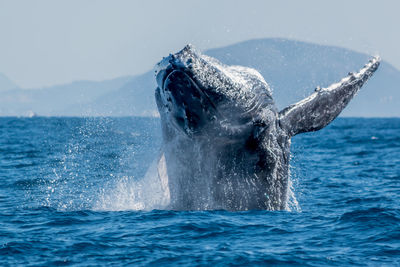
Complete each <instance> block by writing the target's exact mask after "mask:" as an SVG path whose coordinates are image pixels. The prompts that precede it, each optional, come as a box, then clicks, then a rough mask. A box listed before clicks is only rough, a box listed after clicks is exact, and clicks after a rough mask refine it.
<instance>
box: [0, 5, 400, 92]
mask: <svg viewBox="0 0 400 267" xmlns="http://www.w3.org/2000/svg"><path fill="white" fill-rule="evenodd" d="M399 13H400V1H397V0H393V1H389V0H387V1H385V0H380V1H369V0H363V1H361V0H360V1H359V0H352V1H349V0H347V1H345V0H335V1H322V0H302V1H298V0H297V1H295V0H294V1H283V0H280V1H277V0H275V1H265V0H264V1H251V0H247V1H232V0H231V1H228V0H223V1H222V0H201V1H190V0H182V1H175V0H169V1H168V0H165V1H149V0H147V1H145V0H143V1H122V0H121V1H120V0H112V1H111V0H109V1H108V0H107V1H106V0H104V1H94V0H86V1H85V0H68V1H67V0H65V1H55V0H36V1H31V0H25V1H19V0H9V1H4V0H0V36H1V39H0V72H2V73H4V74H6V75H7V76H8V77H9V78H11V79H12V80H13V81H15V82H16V83H17V84H18V85H20V86H22V87H39V86H47V85H53V84H59V83H65V82H70V81H73V80H79V79H90V80H103V79H108V78H113V77H117V76H121V75H133V74H140V73H143V72H145V71H147V70H149V69H150V68H152V67H153V65H154V64H155V63H156V62H157V61H158V60H159V59H161V58H162V57H163V56H165V55H168V54H169V53H170V52H174V51H177V50H179V49H181V48H182V47H183V46H184V45H185V44H186V43H193V44H194V45H195V46H197V47H198V48H200V49H202V50H204V49H207V48H213V47H219V46H224V45H228V44H232V43H236V42H239V41H243V40H248V39H253V38H265V37H284V38H291V39H296V40H301V41H309V42H315V43H320V44H329V45H338V46H342V47H346V48H350V49H353V50H356V51H360V52H366V53H370V54H376V53H379V54H380V55H381V56H382V57H383V59H384V60H386V61H389V62H390V63H392V64H393V65H394V66H395V67H397V68H398V69H400V52H399V51H398V49H399V47H400V34H399V26H400V14H399Z"/></svg>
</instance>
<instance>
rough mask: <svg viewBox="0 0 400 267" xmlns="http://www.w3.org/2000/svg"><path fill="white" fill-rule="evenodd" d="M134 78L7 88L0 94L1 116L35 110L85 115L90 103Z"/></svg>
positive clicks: (44, 112)
mask: <svg viewBox="0 0 400 267" xmlns="http://www.w3.org/2000/svg"><path fill="white" fill-rule="evenodd" d="M132 78H133V77H132V76H127V77H119V78H116V79H112V80H106V81H100V82H94V81H76V82H72V83H69V84H63V85H56V86H51V87H46V88H38V89H13V90H8V91H4V92H2V93H1V96H0V115H2V116H26V115H27V114H29V113H30V112H32V111H33V112H34V113H36V114H38V115H43V116H82V115H85V111H86V110H87V109H88V103H91V102H92V101H94V100H95V99H97V98H99V97H100V96H102V95H105V94H107V93H109V92H111V91H116V90H117V89H118V88H121V87H122V86H123V85H124V84H125V83H127V82H128V81H129V80H130V79H132Z"/></svg>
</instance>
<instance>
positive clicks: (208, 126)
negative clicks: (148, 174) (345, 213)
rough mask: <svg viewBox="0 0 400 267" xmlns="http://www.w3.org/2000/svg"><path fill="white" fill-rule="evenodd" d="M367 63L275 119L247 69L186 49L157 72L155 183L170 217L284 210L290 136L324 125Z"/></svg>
mask: <svg viewBox="0 0 400 267" xmlns="http://www.w3.org/2000/svg"><path fill="white" fill-rule="evenodd" d="M379 61H380V59H379V58H373V59H372V60H370V62H369V63H368V64H367V65H365V66H364V68H362V69H361V70H360V71H359V72H358V73H356V74H353V73H349V75H348V76H347V77H345V78H344V79H342V80H341V81H340V82H338V83H336V84H333V85H331V86H330V87H328V88H323V89H321V88H318V89H316V91H315V92H314V93H313V94H312V95H311V96H309V97H308V98H306V99H304V100H302V101H300V102H298V103H296V104H293V105H291V106H289V107H287V108H285V109H284V110H282V111H281V112H279V111H278V110H277V108H276V106H275V104H274V101H273V98H272V92H271V90H270V88H269V86H268V84H267V83H266V82H265V81H264V79H263V77H262V76H261V75H260V74H259V73H258V72H257V71H256V70H254V69H250V68H246V67H241V66H226V65H224V64H222V63H220V62H218V61H217V60H215V59H213V58H210V57H207V56H205V55H202V54H201V53H199V52H197V51H196V50H195V49H194V48H193V47H192V46H191V45H188V46H186V47H185V48H184V49H183V50H181V51H179V52H178V53H176V54H174V55H170V56H168V57H166V58H164V59H163V60H162V61H161V62H160V63H158V65H157V66H156V71H155V72H156V80H157V84H158V87H157V89H156V92H155V98H156V102H157V106H158V110H159V112H160V118H161V128H162V136H163V146H162V148H161V156H160V161H159V168H163V169H165V171H164V172H161V171H159V172H158V173H159V178H160V180H161V181H162V183H163V184H165V185H166V190H167V191H168V194H167V195H168V198H169V200H168V202H169V205H168V207H169V208H170V209H174V210H204V209H225V210H233V211H238V210H285V209H286V210H287V209H289V207H288V198H289V196H290V195H291V194H290V193H291V192H290V187H289V184H290V175H289V162H290V141H291V137H292V136H294V135H296V134H299V133H303V132H309V131H316V130H319V129H321V128H323V127H325V126H326V125H328V124H329V123H330V122H331V121H332V120H333V119H334V118H336V117H337V116H338V115H339V113H340V112H341V111H342V110H343V109H344V108H345V107H346V105H347V104H348V103H349V101H350V100H351V99H352V97H353V96H354V95H355V94H356V93H357V92H358V90H359V89H360V88H361V86H362V85H363V84H364V83H365V82H366V81H367V80H368V78H369V77H370V76H371V75H372V74H373V73H374V72H375V70H376V69H377V68H378V66H379Z"/></svg>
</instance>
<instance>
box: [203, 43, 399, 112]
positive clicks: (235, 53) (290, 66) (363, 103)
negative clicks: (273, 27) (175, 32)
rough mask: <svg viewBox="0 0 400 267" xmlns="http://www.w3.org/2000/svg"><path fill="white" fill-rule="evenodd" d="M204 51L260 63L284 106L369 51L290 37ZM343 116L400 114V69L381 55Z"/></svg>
mask: <svg viewBox="0 0 400 267" xmlns="http://www.w3.org/2000/svg"><path fill="white" fill-rule="evenodd" d="M206 54H208V55H210V56H212V57H216V58H217V59H219V60H220V61H222V62H224V63H226V64H229V65H243V66H249V67H253V68H255V69H257V70H258V71H260V73H261V74H262V75H263V76H264V78H265V80H266V81H267V82H268V83H269V85H270V86H271V87H272V89H273V95H274V98H275V102H276V104H277V106H278V107H279V108H280V109H282V108H284V107H286V106H287V105H289V104H291V103H295V102H297V101H299V100H301V99H303V98H304V97H306V96H308V95H310V94H311V93H312V92H313V90H314V89H315V88H316V87H317V86H321V87H325V86H329V85H330V84H331V83H333V82H337V81H339V80H340V79H341V78H343V77H344V76H346V75H347V74H348V72H354V71H358V70H359V69H360V68H361V67H362V66H363V65H364V64H365V63H367V61H368V60H369V59H370V58H371V56H370V55H366V54H362V53H357V52H354V51H351V50H348V49H344V48H338V47H333V46H323V45H316V44H310V43H304V42H299V41H291V40H286V39H260V40H251V41H246V42H242V43H239V44H235V45H231V46H227V47H223V48H218V49H212V50H209V51H207V52H206ZM341 115H342V116H356V117H357V116H362V117H393V116H395V117H399V116H400V71H398V70H397V69H395V68H394V67H393V66H392V65H390V64H389V63H387V62H385V61H383V62H382V64H381V66H380V69H379V70H378V71H377V72H376V73H375V74H374V76H373V77H372V78H371V80H370V81H369V82H368V83H367V84H366V85H365V86H364V87H363V88H361V90H360V92H359V93H358V95H357V96H356V97H355V98H354V99H353V100H352V101H351V102H350V104H349V106H348V107H347V108H346V109H345V110H344V111H343V113H342V114H341Z"/></svg>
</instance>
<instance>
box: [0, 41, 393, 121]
mask: <svg viewBox="0 0 400 267" xmlns="http://www.w3.org/2000/svg"><path fill="white" fill-rule="evenodd" d="M171 52H176V51H171ZM204 53H205V54H207V55H210V56H212V57H215V58H217V59H219V60H220V61H222V62H223V63H225V64H229V65H243V66H249V67H253V68H255V69H257V70H258V71H259V72H260V73H261V74H262V75H263V76H264V78H265V80H266V81H267V82H268V83H269V84H270V86H271V88H272V89H273V95H274V98H275V101H276V104H277V106H278V108H279V109H282V108H284V107H286V106H287V105H289V104H291V103H295V102H296V101H299V100H301V99H303V98H304V97H306V96H308V95H309V94H311V93H312V92H313V91H314V89H315V88H316V87H317V86H321V87H324V86H328V85H330V84H331V83H333V82H337V81H339V80H340V79H341V78H342V77H344V76H346V75H347V73H348V72H354V71H358V70H359V69H360V68H361V67H362V66H363V65H364V64H365V63H367V61H368V59H369V58H370V57H371V56H370V55H366V54H362V53H357V52H354V51H351V50H348V49H344V48H338V47H333V46H323V45H316V44H311V43H305V42H299V41H292V40H287V39H259V40H250V41H245V42H241V43H237V44H234V45H230V46H226V47H221V48H216V49H211V50H208V51H205V52H204ZM155 86H156V84H155V81H154V75H153V71H149V72H146V73H145V74H143V75H138V76H134V77H121V78H117V79H114V80H109V81H102V82H90V81H81V82H74V83H71V84H66V85H60V86H53V87H49V88H43V89H35V90H33V89H32V90H22V89H13V90H8V91H3V92H2V94H1V97H0V115H3V116H4V115H26V114H27V112H29V111H30V110H31V111H34V112H35V113H37V114H39V115H47V116H54V115H57V116H131V115H135V116H154V115H156V114H157V109H156V105H155V102H154V89H155ZM399 87H400V71H398V70H397V69H395V68H394V67H393V66H392V65H390V64H389V63H387V62H385V61H383V62H382V64H381V67H380V69H379V70H378V71H377V72H376V73H375V75H374V76H373V77H372V79H371V81H369V82H368V83H367V84H366V85H365V86H364V87H363V88H362V89H361V91H360V92H359V94H358V95H357V96H356V97H355V98H354V99H353V100H352V101H351V102H350V104H349V106H348V107H347V108H346V109H345V110H344V111H343V113H342V116H360V117H400V88H399Z"/></svg>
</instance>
